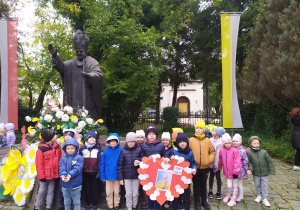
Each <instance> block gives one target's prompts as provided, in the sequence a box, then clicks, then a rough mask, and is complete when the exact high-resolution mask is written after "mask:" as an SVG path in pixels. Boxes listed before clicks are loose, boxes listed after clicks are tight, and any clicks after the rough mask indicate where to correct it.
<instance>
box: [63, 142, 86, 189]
mask: <svg viewBox="0 0 300 210" xmlns="http://www.w3.org/2000/svg"><path fill="white" fill-rule="evenodd" d="M67 145H74V146H76V151H75V152H74V153H73V154H71V155H69V154H67V152H66V147H67ZM78 150H79V145H78V142H77V140H76V139H73V138H72V139H69V140H68V141H66V143H65V145H64V147H63V151H64V152H65V153H66V156H64V157H62V158H61V159H60V161H59V176H62V175H65V176H67V175H71V179H70V181H68V182H64V181H62V179H61V180H60V185H61V186H62V188H64V189H66V190H72V189H75V188H77V187H80V186H81V184H82V167H83V157H82V156H80V155H78V154H77V153H78Z"/></svg>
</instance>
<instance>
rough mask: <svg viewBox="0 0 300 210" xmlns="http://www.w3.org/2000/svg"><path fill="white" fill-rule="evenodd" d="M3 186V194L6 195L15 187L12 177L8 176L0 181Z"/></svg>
mask: <svg viewBox="0 0 300 210" xmlns="http://www.w3.org/2000/svg"><path fill="white" fill-rule="evenodd" d="M2 185H3V187H4V192H3V195H8V194H9V193H10V192H12V191H13V189H14V188H15V184H14V182H13V179H12V178H8V179H7V180H6V181H5V182H3V183H2Z"/></svg>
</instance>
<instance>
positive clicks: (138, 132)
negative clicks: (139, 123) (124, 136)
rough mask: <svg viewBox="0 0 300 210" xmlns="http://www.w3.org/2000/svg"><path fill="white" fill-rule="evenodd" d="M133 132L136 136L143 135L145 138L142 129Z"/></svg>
mask: <svg viewBox="0 0 300 210" xmlns="http://www.w3.org/2000/svg"><path fill="white" fill-rule="evenodd" d="M135 133H136V135H137V136H143V137H144V138H145V132H144V131H143V130H137V131H136V132H135Z"/></svg>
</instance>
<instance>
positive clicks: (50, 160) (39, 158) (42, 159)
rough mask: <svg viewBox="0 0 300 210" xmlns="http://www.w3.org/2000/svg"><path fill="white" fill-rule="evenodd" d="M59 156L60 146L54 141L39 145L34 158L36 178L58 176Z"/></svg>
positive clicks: (53, 177)
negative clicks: (51, 143)
mask: <svg viewBox="0 0 300 210" xmlns="http://www.w3.org/2000/svg"><path fill="white" fill-rule="evenodd" d="M60 156H61V151H60V146H59V145H58V144H57V143H56V142H54V143H53V145H52V146H51V145H50V144H45V143H44V144H41V145H40V147H39V149H38V150H37V152H36V158H35V163H36V171H37V178H38V179H39V180H41V179H55V178H59V160H60Z"/></svg>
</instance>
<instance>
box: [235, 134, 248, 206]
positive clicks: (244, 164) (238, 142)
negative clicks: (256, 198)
mask: <svg viewBox="0 0 300 210" xmlns="http://www.w3.org/2000/svg"><path fill="white" fill-rule="evenodd" d="M232 145H233V146H234V147H235V148H236V149H237V150H238V151H239V153H240V157H241V171H240V177H239V178H238V196H237V198H236V202H237V203H239V202H243V201H244V196H243V193H244V191H243V179H248V176H247V170H248V164H249V161H248V156H247V151H246V147H244V146H243V145H242V136H241V135H240V134H238V133H236V134H235V135H234V136H233V137H232Z"/></svg>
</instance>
